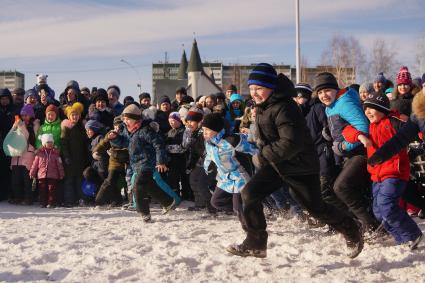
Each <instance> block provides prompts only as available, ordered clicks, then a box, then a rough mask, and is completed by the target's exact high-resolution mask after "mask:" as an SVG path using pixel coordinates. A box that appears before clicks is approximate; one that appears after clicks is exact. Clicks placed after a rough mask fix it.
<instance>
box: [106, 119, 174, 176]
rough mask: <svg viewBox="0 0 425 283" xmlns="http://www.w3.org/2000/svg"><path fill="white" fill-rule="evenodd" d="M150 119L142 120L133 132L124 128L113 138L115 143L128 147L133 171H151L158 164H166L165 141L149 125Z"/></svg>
mask: <svg viewBox="0 0 425 283" xmlns="http://www.w3.org/2000/svg"><path fill="white" fill-rule="evenodd" d="M150 122H152V121H151V120H144V121H143V122H142V126H141V127H140V129H138V130H137V131H136V132H134V133H129V132H128V131H127V129H126V128H124V129H123V130H122V132H121V133H120V134H119V136H118V137H117V138H116V139H115V140H114V143H115V144H119V145H120V146H122V147H127V148H128V154H129V155H130V166H131V169H132V170H133V172H134V173H140V172H153V171H154V170H155V166H156V165H158V164H166V163H167V161H168V159H167V153H166V151H165V143H164V140H163V138H162V137H161V135H160V134H158V133H157V132H155V131H154V130H153V129H152V127H151V126H149V124H150Z"/></svg>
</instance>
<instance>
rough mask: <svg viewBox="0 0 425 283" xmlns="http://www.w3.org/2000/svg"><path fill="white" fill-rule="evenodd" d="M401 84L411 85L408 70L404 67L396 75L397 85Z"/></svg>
mask: <svg viewBox="0 0 425 283" xmlns="http://www.w3.org/2000/svg"><path fill="white" fill-rule="evenodd" d="M401 84H406V85H411V84H412V76H411V75H410V73H409V69H408V68H407V67H406V66H402V67H401V68H400V71H399V72H398V74H397V85H401Z"/></svg>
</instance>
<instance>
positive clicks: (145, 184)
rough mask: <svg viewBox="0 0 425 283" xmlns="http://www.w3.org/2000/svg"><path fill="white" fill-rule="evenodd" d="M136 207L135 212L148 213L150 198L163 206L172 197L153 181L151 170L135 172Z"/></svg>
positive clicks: (171, 199)
mask: <svg viewBox="0 0 425 283" xmlns="http://www.w3.org/2000/svg"><path fill="white" fill-rule="evenodd" d="M135 189H136V190H135V193H136V209H137V212H139V213H141V214H143V215H148V214H150V209H149V202H150V198H153V199H154V200H157V201H158V202H159V203H160V204H161V205H162V206H163V207H166V206H169V205H171V204H172V202H173V198H172V197H171V196H169V195H168V194H167V193H166V192H164V191H163V190H162V189H161V188H160V187H159V186H158V185H157V184H156V182H155V181H154V179H153V175H152V172H140V173H138V174H137V177H136V182H135Z"/></svg>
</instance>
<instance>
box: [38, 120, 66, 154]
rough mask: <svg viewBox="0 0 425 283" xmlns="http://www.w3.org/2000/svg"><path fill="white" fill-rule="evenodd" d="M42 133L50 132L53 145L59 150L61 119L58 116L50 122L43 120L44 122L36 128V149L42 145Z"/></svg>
mask: <svg viewBox="0 0 425 283" xmlns="http://www.w3.org/2000/svg"><path fill="white" fill-rule="evenodd" d="M43 134H52V135H53V142H54V145H55V147H56V148H57V149H58V150H60V147H61V144H60V141H61V140H60V139H61V120H60V119H59V117H58V118H57V119H56V120H55V121H53V122H52V123H50V122H48V121H47V120H46V121H44V124H43V125H41V127H40V128H39V129H38V132H37V137H36V139H35V148H37V149H39V148H41V146H42V145H41V140H40V137H41V135H43Z"/></svg>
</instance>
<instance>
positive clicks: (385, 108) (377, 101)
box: [363, 92, 391, 115]
mask: <svg viewBox="0 0 425 283" xmlns="http://www.w3.org/2000/svg"><path fill="white" fill-rule="evenodd" d="M366 108H372V109H375V110H377V111H379V112H382V113H384V114H385V115H386V114H388V113H390V111H391V109H390V100H389V99H388V97H387V96H386V95H385V94H381V93H380V92H374V93H371V94H369V95H368V96H367V98H366V100H365V102H364V103H363V109H366Z"/></svg>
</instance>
